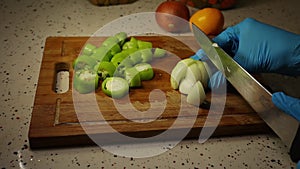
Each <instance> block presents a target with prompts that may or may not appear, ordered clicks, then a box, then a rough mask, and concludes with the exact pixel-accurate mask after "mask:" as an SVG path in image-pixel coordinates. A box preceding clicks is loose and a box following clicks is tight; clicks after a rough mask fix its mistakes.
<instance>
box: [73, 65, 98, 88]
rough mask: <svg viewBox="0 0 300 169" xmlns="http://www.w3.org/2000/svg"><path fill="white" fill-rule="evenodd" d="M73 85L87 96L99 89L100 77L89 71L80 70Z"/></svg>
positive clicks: (75, 75) (76, 73)
mask: <svg viewBox="0 0 300 169" xmlns="http://www.w3.org/2000/svg"><path fill="white" fill-rule="evenodd" d="M73 80H74V81H73V85H74V88H75V90H76V91H78V92H79V93H81V94H86V93H90V92H93V91H95V90H96V89H97V88H98V84H99V77H98V75H97V74H96V73H95V72H94V71H92V70H88V69H82V70H78V71H76V72H75V74H74V79H73Z"/></svg>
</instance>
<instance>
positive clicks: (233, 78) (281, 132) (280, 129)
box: [192, 24, 300, 161]
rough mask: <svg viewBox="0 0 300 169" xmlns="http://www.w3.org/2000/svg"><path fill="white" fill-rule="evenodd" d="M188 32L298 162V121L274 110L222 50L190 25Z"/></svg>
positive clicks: (256, 84)
mask: <svg viewBox="0 0 300 169" xmlns="http://www.w3.org/2000/svg"><path fill="white" fill-rule="evenodd" d="M192 30H193V33H194V36H195V38H196V40H197V41H198V43H199V44H200V47H201V48H202V49H203V50H204V52H205V53H206V54H207V57H208V58H209V59H210V60H211V62H212V63H213V64H214V65H215V66H216V67H217V69H218V70H220V71H221V72H222V73H223V74H224V76H225V77H226V79H227V80H228V81H229V82H230V83H231V84H232V86H233V87H234V88H235V89H236V90H237V91H238V92H239V93H240V94H241V96H242V97H243V98H244V99H245V100H246V101H247V102H248V103H249V104H250V106H251V107H252V108H253V109H254V110H255V111H256V112H257V114H258V115H259V116H260V117H261V118H262V119H263V120H264V121H265V122H266V124H267V125H268V126H269V127H270V128H272V130H273V131H274V132H275V133H276V134H277V135H278V136H279V138H280V139H281V140H282V141H283V142H284V144H286V146H288V147H289V148H290V155H291V159H292V160H293V161H298V160H300V129H299V122H298V121H297V120H296V119H294V118H293V117H291V116H289V115H287V114H286V113H284V112H282V111H281V110H280V109H278V108H277V107H276V106H275V105H274V104H273V102H272V94H271V93H270V92H269V91H268V90H266V89H265V88H264V87H263V86H262V85H261V84H260V83H259V82H258V81H257V80H256V79H255V78H253V77H252V76H251V75H250V74H249V73H248V72H247V71H246V70H245V69H243V67H241V66H240V65H239V64H238V63H237V62H235V61H234V60H233V58H232V57H230V56H229V55H228V54H227V53H226V52H225V51H223V49H222V48H220V47H218V46H217V45H214V43H213V42H212V41H211V40H210V39H209V38H208V37H207V36H206V34H205V33H203V32H202V31H201V30H200V29H199V28H198V27H197V26H196V25H194V24H192Z"/></svg>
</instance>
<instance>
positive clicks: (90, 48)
mask: <svg viewBox="0 0 300 169" xmlns="http://www.w3.org/2000/svg"><path fill="white" fill-rule="evenodd" d="M95 48H96V46H95V45H92V44H90V43H87V44H86V45H85V46H84V48H83V54H84V55H91V54H92V53H93V50H94V49H95Z"/></svg>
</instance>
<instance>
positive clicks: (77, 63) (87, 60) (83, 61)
mask: <svg viewBox="0 0 300 169" xmlns="http://www.w3.org/2000/svg"><path fill="white" fill-rule="evenodd" d="M96 64H97V61H96V60H95V59H93V58H92V57H90V56H87V55H80V56H78V57H77V58H76V59H75V60H74V62H73V68H74V70H79V69H84V68H86V67H89V68H93V67H94V66H95V65H96Z"/></svg>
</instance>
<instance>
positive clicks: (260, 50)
mask: <svg viewBox="0 0 300 169" xmlns="http://www.w3.org/2000/svg"><path fill="white" fill-rule="evenodd" d="M213 41H214V42H216V43H217V44H218V45H219V46H220V47H221V48H223V49H224V50H225V51H226V52H227V53H228V54H229V55H231V56H233V59H234V60H235V61H236V62H238V63H239V64H240V65H241V66H242V67H243V68H245V69H246V70H247V71H248V72H250V73H266V72H269V73H271V72H272V73H280V74H285V75H292V76H297V75H300V35H297V34H293V33H291V32H287V31H285V30H282V29H279V28H276V27H273V26H271V25H267V24H264V23H261V22H258V21H256V20H254V19H252V18H247V19H245V20H244V21H242V22H241V23H239V24H237V25H235V26H232V27H229V28H227V29H226V30H225V31H223V32H222V33H221V34H220V35H218V36H217V37H215V38H214V39H213ZM192 58H194V59H200V60H204V61H205V60H207V58H206V55H205V53H204V51H203V50H202V49H200V50H199V51H198V52H197V53H196V55H195V56H192ZM225 82H226V79H225V77H224V76H223V74H222V73H221V72H219V71H218V72H216V73H214V74H213V75H212V76H211V78H210V80H209V83H208V86H209V87H210V88H218V87H219V86H221V85H222V84H224V83H225ZM272 100H273V102H274V104H275V105H276V106H277V107H278V108H280V109H282V110H283V111H284V112H286V113H287V114H290V115H292V116H293V117H295V118H296V119H297V120H299V121H300V112H299V111H300V99H296V98H292V97H289V96H286V95H285V94H284V93H282V92H279V93H274V94H273V97H272Z"/></svg>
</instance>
